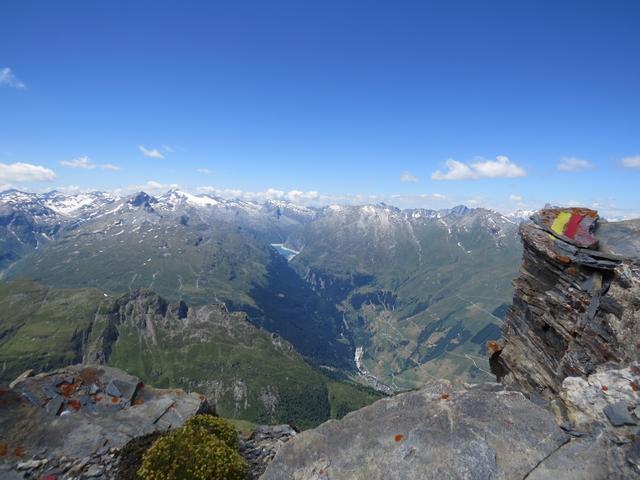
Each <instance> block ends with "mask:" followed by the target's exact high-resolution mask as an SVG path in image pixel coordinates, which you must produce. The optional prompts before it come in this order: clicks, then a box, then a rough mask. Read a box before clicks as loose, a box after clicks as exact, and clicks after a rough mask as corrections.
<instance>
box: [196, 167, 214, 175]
mask: <svg viewBox="0 0 640 480" xmlns="http://www.w3.org/2000/svg"><path fill="white" fill-rule="evenodd" d="M196 172H198V173H202V174H203V175H212V174H213V170H209V169H208V168H198V169H197V170H196Z"/></svg>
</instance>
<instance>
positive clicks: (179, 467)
mask: <svg viewBox="0 0 640 480" xmlns="http://www.w3.org/2000/svg"><path fill="white" fill-rule="evenodd" d="M199 416H201V417H210V416H208V415H198V416H196V417H193V418H197V417H199ZM210 418H214V419H216V421H215V422H212V421H210V420H201V419H200V420H197V421H194V422H193V424H191V425H189V424H188V423H189V422H187V424H185V425H184V426H183V427H181V428H178V429H177V430H174V431H173V432H170V433H168V434H166V435H164V436H163V437H161V438H159V439H158V440H156V441H155V442H154V444H153V445H152V446H151V448H149V450H147V452H146V453H145V454H144V457H143V460H142V466H141V467H140V469H139V470H138V472H137V478H138V479H139V480H244V478H245V475H246V471H247V466H246V464H245V463H244V461H243V460H242V457H240V454H239V453H238V451H237V449H236V448H232V447H230V446H229V444H228V443H233V444H234V445H237V444H238V440H237V434H236V432H235V430H233V435H234V441H233V442H231V440H230V438H231V435H230V433H229V430H228V428H227V426H229V424H228V423H227V422H225V421H224V420H221V419H217V417H210ZM192 420H193V419H192ZM231 428H233V427H232V426H231ZM212 431H216V432H222V435H223V436H224V437H225V438H219V437H217V436H216V434H213V433H211V432H212Z"/></svg>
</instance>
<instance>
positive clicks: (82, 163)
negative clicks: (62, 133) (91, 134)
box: [60, 156, 120, 170]
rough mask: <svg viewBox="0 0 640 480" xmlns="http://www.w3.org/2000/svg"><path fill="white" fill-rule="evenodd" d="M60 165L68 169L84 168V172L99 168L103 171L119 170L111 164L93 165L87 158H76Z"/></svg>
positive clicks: (61, 162)
mask: <svg viewBox="0 0 640 480" xmlns="http://www.w3.org/2000/svg"><path fill="white" fill-rule="evenodd" d="M60 165H62V166H63V167H69V168H84V169H85V170H93V169H94V168H97V167H100V168H102V169H103V170H120V167H118V166H117V165H112V164H111V163H103V164H101V165H98V164H95V163H93V162H92V161H91V159H90V158H89V157H87V156H83V157H77V158H73V159H71V160H62V161H60Z"/></svg>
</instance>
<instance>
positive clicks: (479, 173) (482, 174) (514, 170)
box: [431, 155, 527, 180]
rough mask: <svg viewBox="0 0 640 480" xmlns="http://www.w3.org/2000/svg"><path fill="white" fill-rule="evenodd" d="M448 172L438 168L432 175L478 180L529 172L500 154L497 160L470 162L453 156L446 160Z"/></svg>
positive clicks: (508, 176)
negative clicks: (455, 158)
mask: <svg viewBox="0 0 640 480" xmlns="http://www.w3.org/2000/svg"><path fill="white" fill-rule="evenodd" d="M445 165H446V167H447V170H448V171H447V172H445V173H443V172H441V171H440V170H436V171H435V172H433V174H432V175H431V178H433V179H434V180H477V179H479V178H515V177H524V176H526V175H527V172H526V170H525V169H524V168H522V167H520V166H519V165H516V164H515V163H513V162H512V161H511V160H509V158H508V157H505V156H502V155H500V156H498V157H496V159H495V160H485V159H479V160H477V161H475V162H471V163H469V164H466V163H463V162H459V161H457V160H454V159H453V158H450V159H448V160H447V161H446V162H445Z"/></svg>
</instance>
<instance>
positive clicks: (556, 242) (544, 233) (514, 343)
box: [492, 209, 640, 399]
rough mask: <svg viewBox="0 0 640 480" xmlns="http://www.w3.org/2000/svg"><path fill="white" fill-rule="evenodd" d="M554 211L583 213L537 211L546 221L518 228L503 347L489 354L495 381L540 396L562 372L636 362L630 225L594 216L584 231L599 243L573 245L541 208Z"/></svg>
mask: <svg viewBox="0 0 640 480" xmlns="http://www.w3.org/2000/svg"><path fill="white" fill-rule="evenodd" d="M559 211H566V212H568V213H569V214H572V215H573V214H576V212H578V213H580V212H582V213H584V211H583V209H559V210H558V209H553V210H549V211H543V212H542V213H541V214H539V215H538V216H536V217H534V218H547V220H546V222H542V221H541V220H540V224H535V223H533V224H523V225H521V227H520V235H521V237H522V241H523V245H524V257H523V262H522V266H521V274H520V276H519V277H518V278H517V279H516V280H515V281H514V286H515V292H514V298H513V305H512V307H511V308H510V310H509V312H508V314H507V318H506V321H505V324H504V327H503V338H504V346H503V348H502V351H501V352H498V353H497V354H496V355H495V356H494V358H493V359H492V360H493V362H492V363H493V366H494V371H495V373H496V374H498V376H499V377H500V378H501V380H502V381H503V383H506V384H509V385H512V386H515V387H517V388H519V389H522V390H524V391H527V392H535V393H537V394H539V395H541V396H543V397H545V398H547V399H551V398H553V397H555V396H556V395H557V394H558V392H559V391H560V390H561V385H562V381H563V380H564V379H565V378H566V377H586V376H587V375H590V374H592V373H594V372H596V370H597V369H598V367H599V366H602V365H605V364H608V365H609V367H611V365H618V366H619V367H625V366H628V365H629V364H631V363H632V362H637V361H639V360H640V348H638V340H639V339H640V264H639V263H638V258H639V257H640V251H637V250H635V249H634V248H633V246H634V245H637V243H638V242H637V240H632V239H635V238H636V237H637V233H638V227H637V225H636V224H635V223H633V222H618V223H614V222H612V223H603V225H602V227H600V226H598V224H597V218H596V221H594V222H592V223H591V225H592V227H593V228H594V230H593V231H592V232H591V233H592V234H593V238H595V239H597V240H598V241H599V243H600V246H595V247H592V248H591V249H586V248H580V246H579V245H580V244H584V243H576V242H574V241H573V240H572V239H571V238H568V237H567V236H566V235H560V234H556V233H555V232H554V230H553V229H551V228H550V227H549V224H552V223H553V218H549V215H550V213H549V212H551V213H554V214H557V213H558V212H559ZM545 212H547V213H545ZM588 212H591V213H590V215H593V214H595V212H593V211H588ZM585 235H587V234H586V233H585ZM589 235H590V234H589ZM594 248H598V250H595V249H594ZM494 350H495V349H494Z"/></svg>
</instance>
